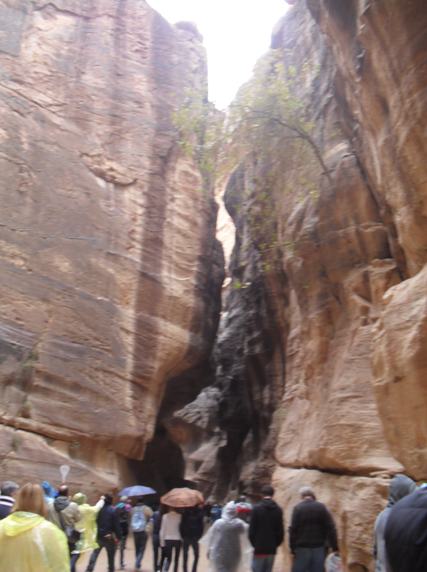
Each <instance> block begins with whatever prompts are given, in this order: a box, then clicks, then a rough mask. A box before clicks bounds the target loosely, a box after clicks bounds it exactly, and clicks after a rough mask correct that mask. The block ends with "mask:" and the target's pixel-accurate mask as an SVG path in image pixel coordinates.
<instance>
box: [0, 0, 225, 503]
mask: <svg viewBox="0 0 427 572" xmlns="http://www.w3.org/2000/svg"><path fill="white" fill-rule="evenodd" d="M200 40H201V37H200V34H198V32H197V29H196V28H195V27H194V25H191V24H188V25H185V24H181V25H178V26H171V25H170V24H168V23H167V22H166V20H164V19H163V18H162V17H161V16H160V15H159V14H158V13H157V12H155V11H154V10H152V9H151V8H150V7H149V6H148V4H147V3H146V2H145V1H144V0H127V1H121V2H116V1H113V0H101V1H96V2H95V1H94V2H92V1H91V2H87V1H83V0H73V1H64V0H56V1H55V2H45V1H44V0H36V1H30V0H1V1H0V117H1V121H0V169H1V173H2V177H1V180H0V195H1V202H2V209H1V211H2V214H1V220H0V272H1V276H2V279H1V283H0V304H1V319H0V320H1V321H0V348H1V349H0V396H1V397H0V400H1V406H0V423H1V424H0V434H1V438H0V443H1V445H0V447H1V449H0V471H1V480H5V479H7V478H10V479H13V480H16V481H18V482H19V483H22V482H24V481H25V480H28V479H36V480H40V479H41V480H43V479H47V480H52V484H54V485H57V484H58V479H59V472H58V470H57V467H58V466H59V465H61V464H64V463H67V464H69V465H71V469H72V470H71V472H70V483H71V484H72V485H73V488H74V489H75V488H76V487H79V488H80V487H84V488H85V490H86V491H87V492H89V493H92V492H97V493H98V492H100V490H102V489H103V488H105V487H107V486H108V487H109V488H110V487H118V486H120V484H121V480H120V479H121V478H123V479H126V480H127V481H128V482H129V480H132V479H134V478H135V472H134V471H133V472H132V470H131V469H132V467H133V466H134V465H132V463H131V464H129V462H128V461H127V459H134V460H136V462H137V461H138V460H141V459H142V458H143V456H144V451H145V448H146V444H147V442H149V441H150V440H151V439H152V437H153V434H154V430H155V426H156V419H157V414H158V411H159V408H160V405H161V403H162V401H164V399H163V398H164V396H165V392H166V394H167V392H168V391H169V393H170V392H171V391H172V394H171V393H170V394H169V396H167V395H166V397H168V402H169V404H170V403H171V402H173V401H174V400H175V401H176V405H175V407H176V408H179V407H182V406H183V405H185V403H187V402H188V401H191V400H192V399H193V398H194V397H195V396H196V395H197V393H198V391H200V389H201V387H202V385H201V382H200V381H199V382H198V383H196V384H195V385H194V387H193V386H191V385H189V384H187V386H189V387H188V388H187V390H186V392H187V394H186V395H185V396H184V397H183V398H182V399H181V400H180V397H179V395H178V396H177V395H174V394H173V387H174V383H173V380H176V379H180V378H181V379H182V376H183V375H184V372H186V371H187V370H190V369H192V368H195V367H203V364H204V363H206V359H207V358H208V356H209V354H210V350H211V346H212V343H213V339H214V336H215V332H216V328H217V324H218V316H219V311H220V304H221V302H220V295H221V285H222V281H223V256H222V250H221V246H220V244H219V243H218V241H217V240H216V238H215V222H216V210H217V207H216V204H215V202H214V201H213V198H212V196H211V193H210V191H209V189H204V188H203V180H202V176H201V173H200V170H199V168H198V165H197V162H196V161H195V160H194V159H192V158H191V157H189V156H187V155H185V154H183V152H182V151H181V148H180V146H179V145H178V144H177V134H176V133H175V132H174V127H173V124H172V119H171V118H172V113H173V110H174V108H175V107H176V106H177V105H179V102H180V100H181V99H182V97H183V96H184V90H185V88H190V89H192V90H200V89H203V82H204V81H205V78H206V54H205V50H204V48H203V46H202V44H201V42H200ZM175 385H176V384H175ZM171 387H172V390H170V388H171ZM168 388H169V389H168ZM22 475H25V477H24V476H22ZM23 479H24V481H23ZM155 484H156V486H157V485H158V484H159V483H155ZM160 486H162V484H161V482H160Z"/></svg>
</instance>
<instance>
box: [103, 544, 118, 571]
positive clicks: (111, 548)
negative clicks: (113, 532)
mask: <svg viewBox="0 0 427 572" xmlns="http://www.w3.org/2000/svg"><path fill="white" fill-rule="evenodd" d="M105 549H106V551H107V555H108V572H114V557H115V555H116V543H115V541H114V538H108V539H107V541H106V542H105Z"/></svg>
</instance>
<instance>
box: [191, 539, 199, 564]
mask: <svg viewBox="0 0 427 572" xmlns="http://www.w3.org/2000/svg"><path fill="white" fill-rule="evenodd" d="M191 546H192V547H193V552H194V562H193V570H192V572H197V563H198V562H199V541H198V540H197V538H193V539H192V540H191Z"/></svg>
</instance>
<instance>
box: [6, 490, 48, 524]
mask: <svg viewBox="0 0 427 572" xmlns="http://www.w3.org/2000/svg"><path fill="white" fill-rule="evenodd" d="M18 511H24V512H33V513H35V514H39V515H40V516H43V517H45V516H46V502H45V500H44V493H43V489H42V488H41V486H40V485H32V484H31V483H28V484H27V485H24V486H23V487H22V489H19V491H18V494H17V495H16V501H15V503H14V505H13V508H12V510H11V512H18Z"/></svg>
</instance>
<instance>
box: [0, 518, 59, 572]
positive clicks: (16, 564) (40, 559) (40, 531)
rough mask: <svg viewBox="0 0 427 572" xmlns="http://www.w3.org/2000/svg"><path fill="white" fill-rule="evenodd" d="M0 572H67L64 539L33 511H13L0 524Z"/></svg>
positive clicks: (53, 527) (56, 529)
mask: <svg viewBox="0 0 427 572" xmlns="http://www.w3.org/2000/svg"><path fill="white" fill-rule="evenodd" d="M0 546H1V550H0V572H69V570H70V557H69V552H68V544H67V537H66V536H65V534H64V533H63V532H62V531H61V530H59V529H58V528H57V527H56V526H55V525H53V524H52V523H50V522H47V520H45V519H44V518H43V517H42V516H40V515H38V514H34V513H32V512H14V513H12V514H11V515H9V516H8V517H6V518H5V519H3V520H2V521H1V522H0Z"/></svg>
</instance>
